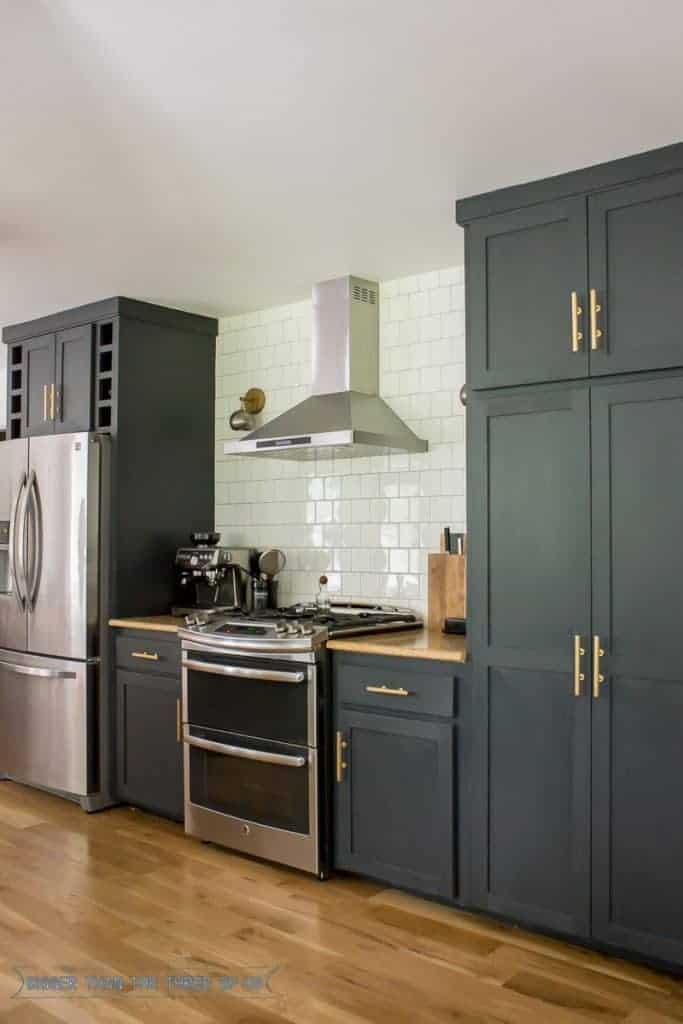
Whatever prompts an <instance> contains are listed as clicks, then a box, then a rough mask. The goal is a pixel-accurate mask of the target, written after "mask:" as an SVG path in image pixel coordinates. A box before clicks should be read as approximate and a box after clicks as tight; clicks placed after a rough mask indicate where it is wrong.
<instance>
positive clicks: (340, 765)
mask: <svg viewBox="0 0 683 1024" xmlns="http://www.w3.org/2000/svg"><path fill="white" fill-rule="evenodd" d="M347 747H348V743H347V742H346V740H345V739H344V733H343V732H338V733H337V782H343V781H344V769H345V768H348V765H347V763H346V761H345V760H344V751H345V750H346V748H347Z"/></svg>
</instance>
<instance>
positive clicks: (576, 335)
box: [571, 292, 583, 352]
mask: <svg viewBox="0 0 683 1024" xmlns="http://www.w3.org/2000/svg"><path fill="white" fill-rule="evenodd" d="M571 307H572V352H579V351H580V349H581V345H582V344H583V334H582V332H581V331H580V330H579V320H580V319H581V317H582V315H583V309H582V307H581V306H580V304H579V293H578V292H572V298H571Z"/></svg>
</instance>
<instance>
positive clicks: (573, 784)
mask: <svg viewBox="0 0 683 1024" xmlns="http://www.w3.org/2000/svg"><path fill="white" fill-rule="evenodd" d="M468 416H469V417H470V422H469V430H470V444H469V483H468V489H469V509H468V518H469V521H470V522H472V523H478V524H479V527H478V529H477V530H473V531H472V533H471V535H470V546H469V558H468V573H467V575H468V602H467V604H468V618H469V623H468V632H469V639H470V644H471V650H472V667H473V673H474V677H473V724H474V735H473V741H472V761H473V767H472V780H473V782H472V786H473V792H472V808H473V809H472V815H473V840H472V842H473V856H472V870H473V878H472V886H473V902H474V903H475V904H477V905H479V906H480V907H482V908H485V909H488V910H492V911H494V912H495V913H499V914H503V915H507V916H509V917H513V918H515V919H517V920H521V921H525V922H529V923H530V924H536V925H539V926H541V927H546V928H551V929H554V930H557V931H563V932H568V933H573V934H575V935H586V934H587V933H588V928H589V890H590V884H589V883H590V878H589V851H590V847H589V842H590V773H589V769H590V710H591V699H590V695H589V689H588V680H587V678H585V679H584V680H583V681H579V683H580V686H579V692H578V695H575V683H576V680H575V678H574V664H575V658H574V636H575V635H577V636H580V637H581V641H582V644H581V645H582V649H583V650H584V651H586V652H587V651H588V640H589V632H590V596H591V595H590V491H589V476H590V474H589V396H588V389H587V388H586V387H584V386H575V387H570V386H558V387H555V388H547V389H542V390H539V389H534V390H533V391H532V390H528V391H521V392H516V393H515V394H508V395H507V396H501V397H496V398H490V397H489V398H483V397H480V396H478V395H473V396H472V399H471V404H470V407H469V411H468ZM580 661H581V670H582V672H583V674H584V676H586V677H587V675H588V672H589V668H588V665H589V661H588V657H587V653H586V654H585V655H584V656H583V657H582V658H581V659H580Z"/></svg>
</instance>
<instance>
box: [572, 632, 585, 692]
mask: <svg viewBox="0 0 683 1024" xmlns="http://www.w3.org/2000/svg"><path fill="white" fill-rule="evenodd" d="M585 653H586V649H585V647H583V641H582V640H581V637H580V636H579V635H578V633H577V634H576V635H575V637H574V696H575V697H580V696H581V695H582V693H583V684H584V681H585V679H586V676H585V674H584V673H583V672H582V671H581V658H582V657H583V655H584V654H585Z"/></svg>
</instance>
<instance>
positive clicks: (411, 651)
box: [109, 615, 467, 662]
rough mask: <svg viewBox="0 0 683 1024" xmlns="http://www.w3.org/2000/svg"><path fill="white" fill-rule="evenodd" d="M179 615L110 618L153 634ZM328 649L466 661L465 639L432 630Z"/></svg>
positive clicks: (354, 639)
mask: <svg viewBox="0 0 683 1024" xmlns="http://www.w3.org/2000/svg"><path fill="white" fill-rule="evenodd" d="M183 622H184V620H183V619H182V618H174V617H173V616H172V615H143V616H141V617H140V618H137V619H110V620H109V625H110V626H114V627H115V628H117V629H148V630H151V631H152V632H156V633H177V632H178V630H179V628H180V627H181V626H182V625H183ZM327 647H328V650H330V651H348V653H349V654H386V655H389V656H390V657H397V658H426V659H428V660H431V661H459V662H464V661H467V638H466V637H464V636H446V635H445V634H444V633H441V632H438V631H436V630H431V629H406V630H403V631H395V632H388V633H365V634H363V635H362V636H348V637H342V638H340V639H338V640H330V641H328V644H327Z"/></svg>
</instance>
